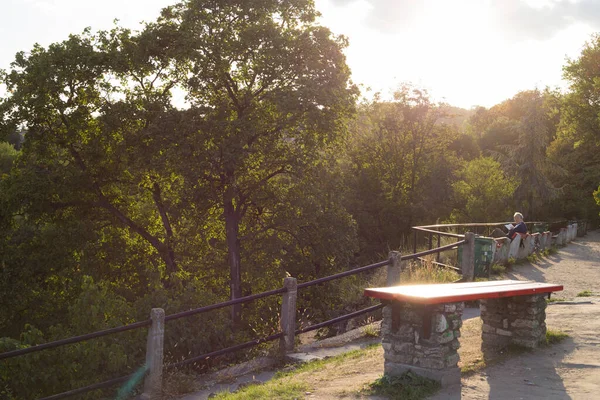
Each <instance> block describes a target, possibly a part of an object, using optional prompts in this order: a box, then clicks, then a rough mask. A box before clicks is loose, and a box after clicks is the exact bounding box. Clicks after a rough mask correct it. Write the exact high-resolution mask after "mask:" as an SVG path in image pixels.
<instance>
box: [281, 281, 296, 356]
mask: <svg viewBox="0 0 600 400" xmlns="http://www.w3.org/2000/svg"><path fill="white" fill-rule="evenodd" d="M283 287H285V288H287V292H285V293H284V294H283V299H282V301H281V319H280V320H279V327H280V329H281V331H282V332H283V333H284V336H283V337H282V338H281V340H280V341H279V348H280V351H281V352H282V353H283V354H285V353H286V352H289V351H293V350H294V341H295V336H294V335H295V334H294V332H295V331H296V299H297V297H298V281H296V278H292V277H288V278H284V279H283Z"/></svg>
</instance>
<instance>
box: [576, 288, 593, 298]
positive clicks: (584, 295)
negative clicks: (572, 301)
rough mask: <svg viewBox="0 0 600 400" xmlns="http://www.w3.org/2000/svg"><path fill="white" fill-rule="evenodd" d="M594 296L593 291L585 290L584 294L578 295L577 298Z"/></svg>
mask: <svg viewBox="0 0 600 400" xmlns="http://www.w3.org/2000/svg"><path fill="white" fill-rule="evenodd" d="M590 296H592V291H591V290H584V291H582V292H579V293H577V297H590Z"/></svg>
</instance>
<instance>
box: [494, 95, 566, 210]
mask: <svg viewBox="0 0 600 400" xmlns="http://www.w3.org/2000/svg"><path fill="white" fill-rule="evenodd" d="M514 99H515V101H516V102H517V105H518V106H519V113H518V114H517V115H521V118H520V120H519V121H517V122H516V123H511V122H510V121H511V120H505V121H504V122H503V124H504V125H505V126H509V127H510V128H509V132H510V131H512V132H515V133H516V134H517V135H518V136H517V139H516V140H515V141H514V142H513V143H509V144H503V145H498V146H497V147H496V148H497V149H498V150H496V151H490V154H492V155H494V156H495V157H496V158H497V159H498V160H500V162H501V164H502V167H503V168H504V169H505V171H506V172H507V173H509V174H511V175H512V176H514V177H515V178H516V179H517V182H518V186H517V188H516V190H515V200H516V201H517V203H518V204H517V206H518V207H519V208H520V209H523V210H525V214H526V215H527V218H529V219H535V218H540V217H542V216H543V213H544V211H543V209H544V207H543V205H544V204H547V203H548V200H552V199H554V198H556V197H557V196H558V195H559V193H560V190H559V189H558V188H556V187H555V186H554V184H553V183H552V181H551V180H550V173H551V172H552V171H554V172H555V173H560V169H559V167H558V166H556V165H555V164H553V163H552V162H551V161H550V160H549V159H548V157H547V155H546V148H547V146H548V145H549V143H550V141H551V139H552V137H553V135H554V133H553V132H552V130H551V129H550V127H551V126H552V125H551V121H550V120H551V118H550V115H549V110H548V108H547V105H546V95H545V94H543V93H541V92H540V91H537V90H534V91H528V92H523V93H521V94H519V95H517V96H515V98H514ZM503 104H505V105H506V104H511V103H510V102H505V103H503ZM511 107H512V105H511ZM509 110H513V109H512V108H509ZM512 114H513V115H514V114H515V112H513V113H512ZM509 115H510V114H509Z"/></svg>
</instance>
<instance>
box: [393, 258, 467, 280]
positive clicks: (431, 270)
mask: <svg viewBox="0 0 600 400" xmlns="http://www.w3.org/2000/svg"><path fill="white" fill-rule="evenodd" d="M458 279H460V275H458V273H457V272H456V271H454V270H453V269H449V268H444V267H440V266H436V265H435V264H434V263H433V262H432V260H425V261H424V262H416V263H411V264H410V266H409V267H408V268H406V269H405V270H404V271H402V273H401V278H400V281H401V282H410V283H450V282H456V281H457V280H458Z"/></svg>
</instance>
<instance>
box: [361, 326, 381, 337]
mask: <svg viewBox="0 0 600 400" xmlns="http://www.w3.org/2000/svg"><path fill="white" fill-rule="evenodd" d="M362 331H363V334H364V335H365V336H366V337H379V329H377V328H376V327H375V326H373V325H366V326H365V327H363V330H362Z"/></svg>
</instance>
